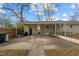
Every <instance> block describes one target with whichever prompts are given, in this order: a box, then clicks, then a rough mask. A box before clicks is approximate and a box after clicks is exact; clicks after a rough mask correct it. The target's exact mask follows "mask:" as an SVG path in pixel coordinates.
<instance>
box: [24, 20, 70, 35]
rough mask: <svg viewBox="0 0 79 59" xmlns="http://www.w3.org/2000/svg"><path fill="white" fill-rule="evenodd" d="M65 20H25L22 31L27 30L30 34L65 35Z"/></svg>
mask: <svg viewBox="0 0 79 59" xmlns="http://www.w3.org/2000/svg"><path fill="white" fill-rule="evenodd" d="M67 25H70V24H67V22H64V21H63V22H59V21H53V22H51V21H40V22H26V23H25V24H24V32H26V31H27V32H28V34H30V29H31V32H32V33H31V34H32V35H35V34H36V35H37V34H40V35H57V34H60V35H65V36H66V35H67V29H68V28H67Z"/></svg>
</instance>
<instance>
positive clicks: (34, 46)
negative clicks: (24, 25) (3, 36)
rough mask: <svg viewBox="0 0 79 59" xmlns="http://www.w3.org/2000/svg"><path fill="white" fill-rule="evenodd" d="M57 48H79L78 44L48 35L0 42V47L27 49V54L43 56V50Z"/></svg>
mask: <svg viewBox="0 0 79 59" xmlns="http://www.w3.org/2000/svg"><path fill="white" fill-rule="evenodd" d="M59 48H79V44H75V43H72V42H69V41H66V40H63V39H59V38H56V37H49V36H28V37H22V38H15V39H12V40H10V41H9V42H5V43H2V44H0V49H29V50H30V52H29V54H28V56H45V52H44V50H48V49H59Z"/></svg>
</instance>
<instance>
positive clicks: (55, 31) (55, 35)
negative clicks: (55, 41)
mask: <svg viewBox="0 0 79 59" xmlns="http://www.w3.org/2000/svg"><path fill="white" fill-rule="evenodd" d="M55 36H56V23H55Z"/></svg>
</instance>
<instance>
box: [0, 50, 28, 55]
mask: <svg viewBox="0 0 79 59" xmlns="http://www.w3.org/2000/svg"><path fill="white" fill-rule="evenodd" d="M28 54H29V50H23V49H20V50H15V49H5V50H0V56H27V55H28Z"/></svg>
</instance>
